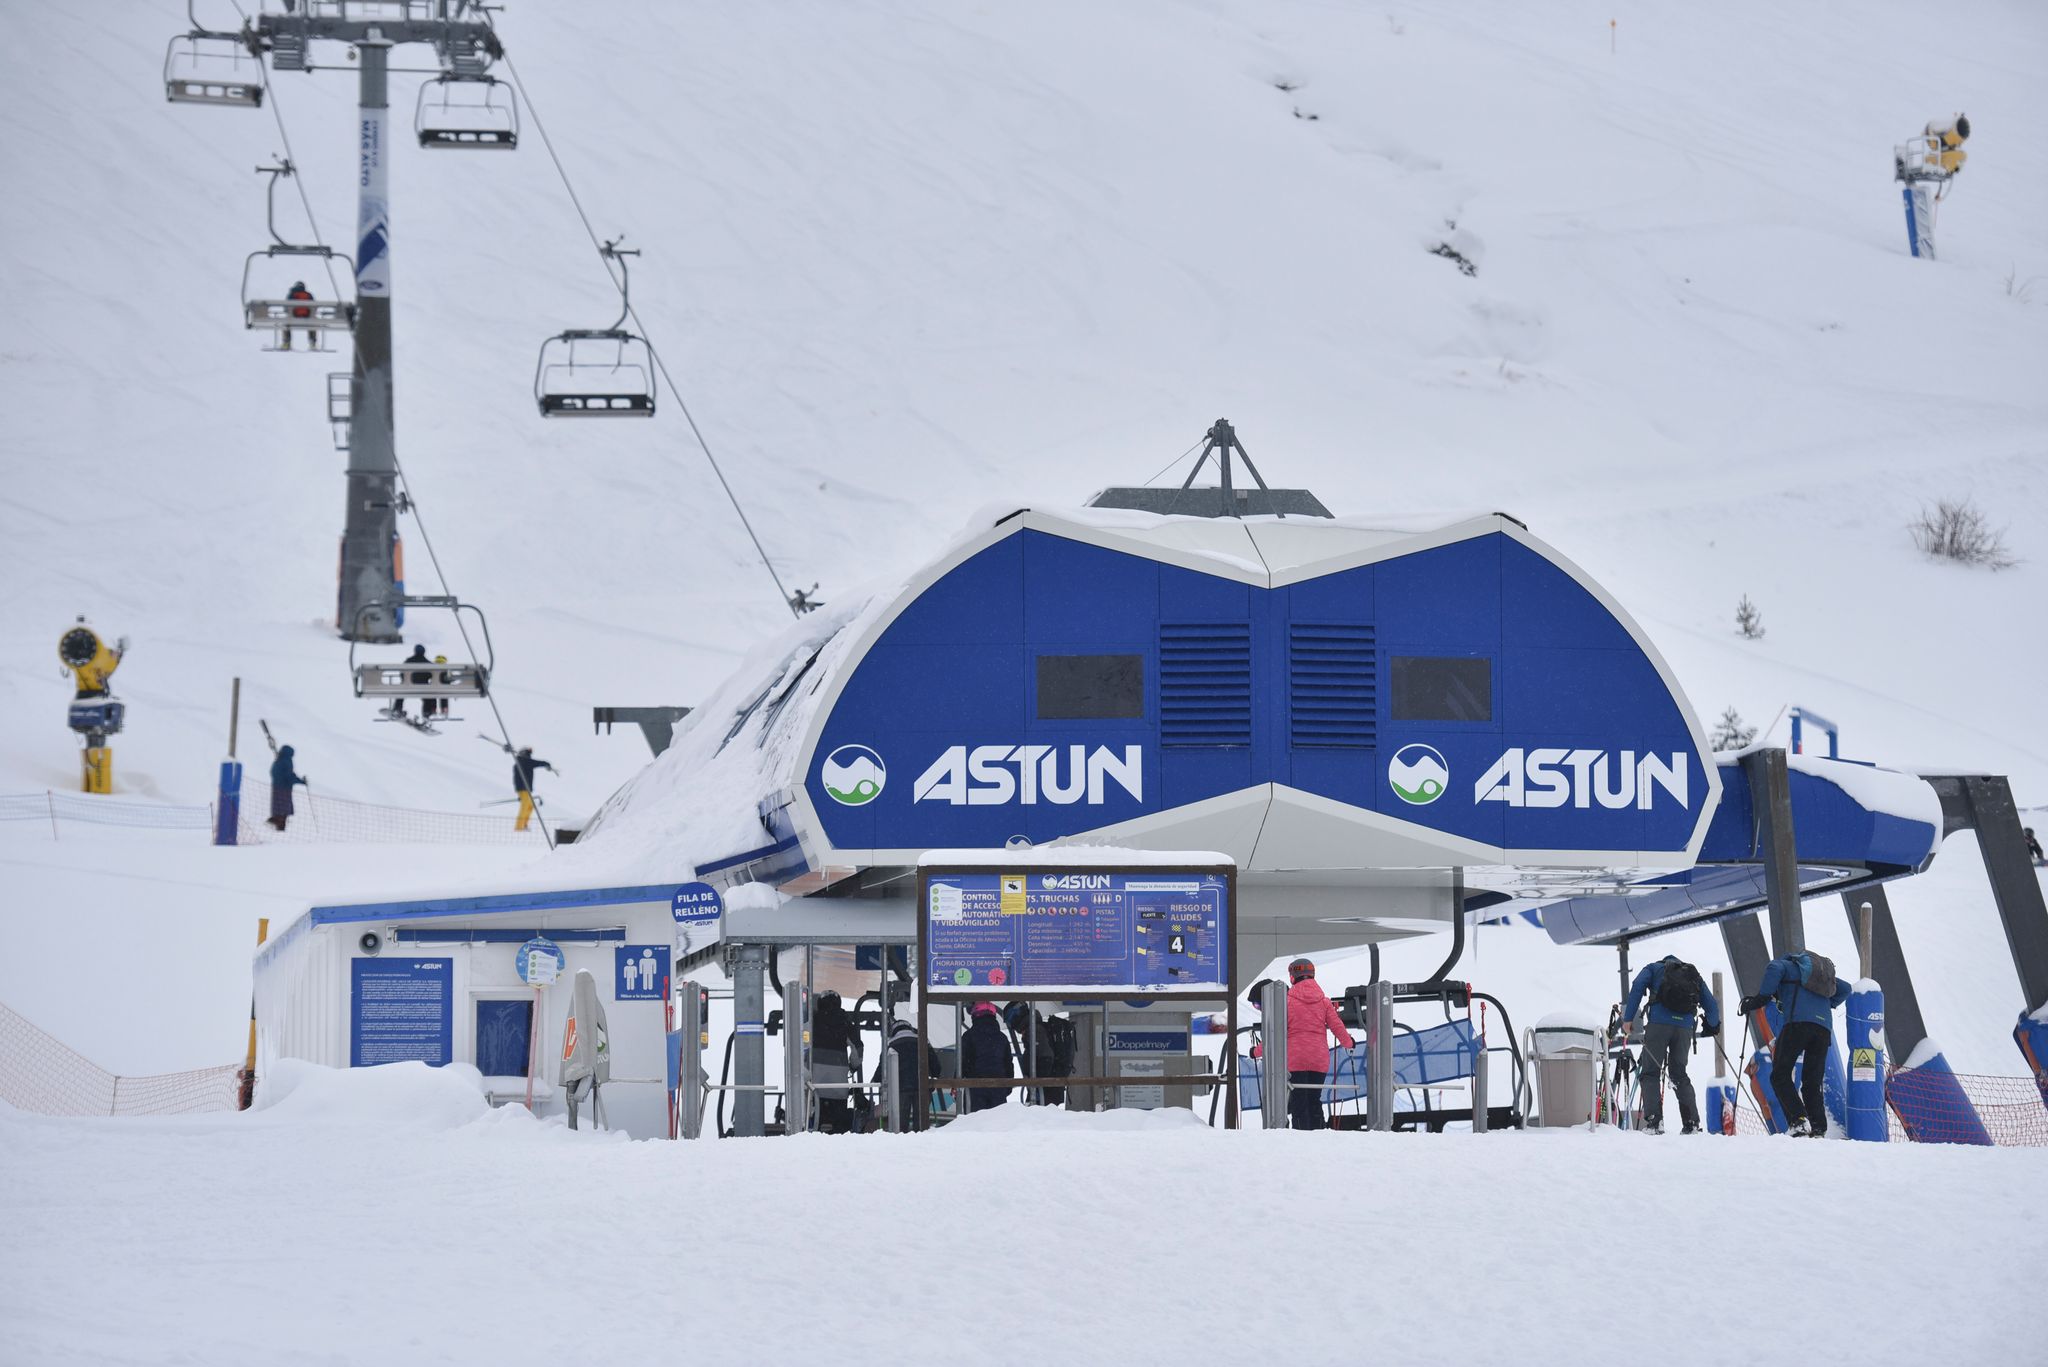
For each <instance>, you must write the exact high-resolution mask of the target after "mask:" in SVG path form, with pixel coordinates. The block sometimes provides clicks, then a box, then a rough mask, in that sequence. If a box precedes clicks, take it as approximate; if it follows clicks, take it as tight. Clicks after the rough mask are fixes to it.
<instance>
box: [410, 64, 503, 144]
mask: <svg viewBox="0 0 2048 1367" xmlns="http://www.w3.org/2000/svg"><path fill="white" fill-rule="evenodd" d="M413 131H414V132H415V133H417V134H418V135H419V140H420V146H422V147H426V148H452V149H478V150H483V149H491V148H502V149H503V150H505V151H508V152H509V151H511V150H513V149H514V148H516V147H518V146H519V102H518V98H517V97H516V96H515V95H514V94H513V93H512V87H510V86H508V85H506V84H505V83H504V82H503V81H500V80H497V79H495V78H494V77H490V76H478V77H455V76H440V77H436V78H435V79H434V80H431V81H427V82H425V83H424V84H422V85H421V86H420V97H419V106H418V108H417V110H416V112H415V113H414V115H413Z"/></svg>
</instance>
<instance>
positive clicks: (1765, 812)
mask: <svg viewBox="0 0 2048 1367" xmlns="http://www.w3.org/2000/svg"><path fill="white" fill-rule="evenodd" d="M1742 771H1743V773H1744V775H1745V776H1747V777H1748V779H1749V805H1750V811H1751V812H1752V813H1753V814H1754V815H1753V819H1754V821H1755V823H1756V824H1755V832H1756V854H1757V858H1758V859H1760V860H1761V861H1762V862H1763V866H1764V896H1765V898H1766V899H1767V900H1768V902H1769V905H1770V912H1771V952H1772V953H1773V954H1775V955H1778V956H1781V957H1782V956H1784V955H1786V954H1796V953H1798V952H1799V951H1800V950H1802V949H1804V948H1806V922H1805V918H1804V917H1803V916H1802V914H1801V912H1800V907H1799V854H1798V847H1797V846H1796V845H1795V844H1794V843H1793V838H1792V773H1791V769H1790V767H1789V766H1788V764H1787V761H1786V758H1785V752H1784V751H1783V750H1777V749H1770V750H1753V751H1751V752H1750V753H1749V754H1747V755H1744V756H1743V757H1742Z"/></svg>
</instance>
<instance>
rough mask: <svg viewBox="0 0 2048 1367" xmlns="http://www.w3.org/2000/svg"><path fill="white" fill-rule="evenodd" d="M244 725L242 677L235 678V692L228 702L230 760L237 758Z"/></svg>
mask: <svg viewBox="0 0 2048 1367" xmlns="http://www.w3.org/2000/svg"><path fill="white" fill-rule="evenodd" d="M241 725H242V676H241V675H239V674H237V675H236V676H235V688H234V692H233V693H232V694H230V695H229V700H228V758H229V759H233V758H234V757H235V740H236V736H237V733H238V732H239V731H240V730H241Z"/></svg>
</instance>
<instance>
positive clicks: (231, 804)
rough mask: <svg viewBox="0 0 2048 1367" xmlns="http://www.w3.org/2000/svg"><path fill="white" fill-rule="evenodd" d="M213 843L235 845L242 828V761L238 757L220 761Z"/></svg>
mask: <svg viewBox="0 0 2048 1367" xmlns="http://www.w3.org/2000/svg"><path fill="white" fill-rule="evenodd" d="M213 810H214V818H213V843H214V844H216V845H233V844H237V843H238V837H239V835H240V833H241V829H242V762H241V761H240V760H238V759H224V760H222V761H221V762H220V798H219V800H218V801H217V802H215V803H214V809H213Z"/></svg>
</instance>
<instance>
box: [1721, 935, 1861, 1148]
mask: <svg viewBox="0 0 2048 1367" xmlns="http://www.w3.org/2000/svg"><path fill="white" fill-rule="evenodd" d="M1774 999H1775V1000H1776V1001H1777V1003H1778V1010H1779V1011H1780V1012H1781V1013H1782V1014H1783V1018H1784V1022H1785V1027H1784V1029H1782V1030H1780V1031H1778V1037H1777V1041H1776V1042H1775V1043H1774V1044H1773V1045H1772V1048H1771V1090H1772V1091H1773V1092H1775V1093H1777V1097H1778V1105H1779V1107H1780V1108H1781V1109H1783V1110H1784V1112H1785V1123H1786V1124H1787V1125H1788V1126H1789V1127H1790V1128H1789V1129H1788V1131H1787V1133H1789V1134H1792V1135H1795V1136H1798V1135H1805V1136H1810V1137H1812V1138H1814V1139H1819V1138H1821V1137H1822V1136H1823V1135H1825V1134H1826V1133H1827V1132H1828V1110H1827V1105H1826V1103H1825V1101H1824V1100H1823V1094H1822V1090H1821V1087H1822V1083H1823V1081H1824V1080H1825V1079H1826V1077H1827V1063H1828V1049H1829V1048H1830V1046H1831V1045H1832V1044H1833V1042H1834V1021H1835V1008H1836V1007H1838V1006H1840V1005H1841V1004H1842V1003H1843V1002H1845V1001H1847V1000H1849V984H1847V983H1845V982H1843V981H1841V980H1840V979H1839V978H1837V977H1836V976H1835V965H1834V961H1833V960H1832V959H1829V958H1828V957H1827V956H1825V955H1822V954H1814V953H1811V952H1809V951H1807V950H1800V951H1799V952H1798V953H1796V954H1786V955H1784V956H1782V957H1780V958H1776V959H1773V960H1771V962H1770V965H1769V966H1768V967H1767V968H1765V969H1764V978H1763V982H1762V984H1761V985H1760V986H1759V987H1758V988H1757V990H1756V992H1755V993H1754V994H1753V995H1751V996H1747V997H1744V998H1743V999H1742V1012H1743V1014H1744V1015H1748V1014H1749V1013H1750V1012H1752V1011H1758V1010H1761V1009H1763V1007H1764V1005H1765V1004H1766V1003H1768V1002H1770V1001H1772V1000H1774ZM1795 1065H1796V1066H1797V1067H1798V1068H1799V1069H1800V1070H1801V1071H1800V1074H1799V1085H1798V1086H1797V1087H1795V1086H1793V1084H1792V1070H1793V1067H1794V1066H1795ZM1802 1093H1803V1094H1804V1105H1802V1104H1801V1100H1802V1095H1801V1094H1802Z"/></svg>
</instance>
